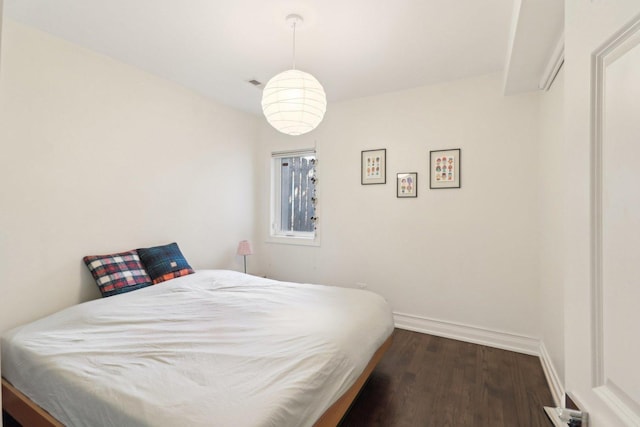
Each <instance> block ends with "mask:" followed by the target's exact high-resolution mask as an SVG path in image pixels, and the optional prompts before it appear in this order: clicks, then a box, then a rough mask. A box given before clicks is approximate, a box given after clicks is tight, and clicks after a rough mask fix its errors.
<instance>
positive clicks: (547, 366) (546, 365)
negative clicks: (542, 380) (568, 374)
mask: <svg viewBox="0 0 640 427" xmlns="http://www.w3.org/2000/svg"><path fill="white" fill-rule="evenodd" d="M540 362H541V363H542V370H543V371H544V376H545V377H547V383H548V384H549V388H550V389H551V395H552V396H553V401H554V402H555V404H556V406H557V407H558V408H564V407H565V401H564V393H565V391H564V386H563V385H562V381H560V376H558V371H556V368H555V367H554V365H553V362H552V361H551V356H549V353H548V352H547V348H546V347H545V346H544V342H542V341H540Z"/></svg>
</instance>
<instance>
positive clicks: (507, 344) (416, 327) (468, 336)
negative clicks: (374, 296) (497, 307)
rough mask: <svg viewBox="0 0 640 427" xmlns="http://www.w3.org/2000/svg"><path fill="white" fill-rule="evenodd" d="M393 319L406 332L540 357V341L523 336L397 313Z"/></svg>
mask: <svg viewBox="0 0 640 427" xmlns="http://www.w3.org/2000/svg"><path fill="white" fill-rule="evenodd" d="M393 319H394V321H395V324H396V327H397V328H400V329H406V330H408V331H414V332H421V333H423V334H430V335H437V336H439V337H445V338H452V339H454V340H459V341H465V342H470V343H474V344H480V345H486V346H489V347H495V348H500V349H503V350H509V351H515V352H517V353H524V354H529V355H533V356H539V355H540V353H539V352H540V340H539V339H537V338H533V337H528V336H525V335H519V334H513V333H510V332H502V331H495V330H491V329H486V328H481V327H478V326H471V325H464V324H461V323H454V322H449V321H445V320H437V319H429V318H426V317H420V316H414V315H412V314H405V313H397V312H394V313H393Z"/></svg>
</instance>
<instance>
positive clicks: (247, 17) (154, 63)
mask: <svg viewBox="0 0 640 427" xmlns="http://www.w3.org/2000/svg"><path fill="white" fill-rule="evenodd" d="M540 1H542V2H546V3H556V4H561V2H560V1H558V0H394V1H390V0H295V1H294V0H182V1H178V0H109V1H104V0H56V1H50V0H49V1H46V0H4V15H5V17H6V18H9V19H12V20H14V21H18V22H21V23H24V24H27V25H29V26H33V27H36V28H38V29H41V30H43V31H45V32H48V33H51V34H53V35H55V36H58V37H61V38H63V39H66V40H69V41H71V42H73V43H75V44H78V45H81V46H84V47H86V48H89V49H91V50H93V51H97V52H100V53H103V54H105V55H108V56H110V57H113V58H115V59H117V60H119V61H122V62H125V63H128V64H131V65H133V66H136V67H138V68H141V69H143V70H146V71H149V72H151V73H153V74H156V75H159V76H162V77H164V78H166V79H169V80H172V81H175V82H177V83H179V84H181V85H183V86H186V87H189V88H191V89H193V90H195V91H197V92H199V93H202V94H204V95H205V96H208V97H210V98H212V99H215V100H217V101H219V102H221V103H223V104H226V105H229V106H231V107H234V108H237V109H240V110H243V111H247V112H251V113H255V114H259V113H260V111H261V108H260V98H261V88H259V87H254V86H252V85H251V84H249V83H248V82H247V81H248V80H252V79H255V80H258V81H260V82H262V83H265V84H266V82H267V81H268V80H269V78H271V77H272V76H274V75H275V74H277V73H279V72H281V71H284V70H286V69H289V68H291V65H292V39H293V33H292V29H291V28H290V27H289V26H288V25H287V23H286V21H285V17H286V16H287V15H288V14H291V13H297V14H300V15H302V17H303V18H304V22H303V24H302V25H301V26H300V27H299V28H298V29H297V31H296V65H297V68H299V69H301V70H303V71H307V72H309V73H311V74H313V75H314V76H315V77H316V78H317V79H318V80H319V81H320V82H321V83H322V84H323V86H324V88H325V91H326V93H327V98H328V101H329V104H330V103H331V102H336V101H341V100H346V99H351V98H357V97H363V96H370V95H375V94H380V93H384V92H390V91H396V90H401V89H408V88H412V87H417V86H422V85H427V84H433V83H438V82H443V81H450V80H456V79H460V78H466V77H470V76H476V75H482V74H487V73H492V72H504V71H505V70H507V71H509V72H511V71H510V70H509V69H508V68H514V67H513V66H512V67H507V65H509V64H508V63H510V62H511V59H510V58H513V54H512V52H513V50H514V49H516V48H517V45H518V43H520V44H522V43H521V42H518V40H517V38H519V39H520V40H525V43H524V45H525V46H527V43H530V41H531V40H534V41H535V40H536V39H537V38H539V37H540V33H539V32H537V31H533V34H528V33H527V34H524V35H523V32H522V31H520V32H519V34H518V33H517V32H515V31H514V25H515V24H517V23H518V22H519V21H520V20H521V19H517V18H518V16H517V14H518V13H521V12H522V10H523V9H526V8H522V7H520V5H521V3H524V2H527V3H533V2H540ZM514 13H515V17H514ZM534 28H536V27H535V25H534ZM545 31H546V32H547V33H553V32H554V31H555V33H556V34H557V33H558V31H557V29H553V30H545ZM560 31H561V29H560ZM536 32H537V34H536ZM516 35H518V37H517V38H516ZM547 38H549V39H553V40H552V43H553V44H555V42H557V38H556V39H554V38H555V35H553V34H552V35H549V36H547ZM514 40H515V41H514ZM516 42H517V43H516ZM545 43H546V42H545ZM530 48H531V47H530V46H528V47H527V49H530ZM551 48H552V46H549V47H548V48H547V47H542V48H540V49H539V50H540V51H542V52H543V54H542V56H543V57H542V58H539V59H536V61H537V62H539V64H537V65H536V67H538V68H540V69H542V68H544V65H546V64H545V61H546V57H545V55H548V54H549V53H548V52H547V51H549V50H551ZM522 56H524V57H525V58H528V55H526V54H525V55H519V56H516V57H517V58H520V57H522ZM525 62H526V61H525ZM518 64H519V63H518ZM515 68H519V69H520V68H523V69H526V68H527V66H526V64H525V65H524V66H522V65H520V64H519V65H518V67H515ZM516 71H517V70H516ZM529 71H531V70H529ZM515 74H517V73H515V72H514V73H512V74H511V76H510V79H511V80H512V81H516V82H517V84H516V86H517V87H518V91H522V90H534V89H535V87H529V86H531V85H530V84H529V85H527V84H524V85H521V84H520V81H519V80H518V76H517V75H516V76H515V77H513V76H514V75H515ZM514 79H515V80H514ZM520 86H523V87H524V89H523V88H522V87H520ZM512 92H513V91H512ZM329 108H330V107H329Z"/></svg>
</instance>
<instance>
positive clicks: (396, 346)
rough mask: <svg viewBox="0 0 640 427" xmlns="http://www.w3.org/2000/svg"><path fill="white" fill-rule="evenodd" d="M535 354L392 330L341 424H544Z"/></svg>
mask: <svg viewBox="0 0 640 427" xmlns="http://www.w3.org/2000/svg"><path fill="white" fill-rule="evenodd" d="M543 406H555V405H554V404H553V398H552V397H551V392H550V391H549V387H548V385H547V382H546V379H545V377H544V373H543V371H542V366H541V365H540V359H539V358H537V357H535V356H527V355H524V354H519V353H513V352H510V351H505V350H498V349H495V348H491V347H485V346H481V345H476V344H469V343H466V342H462V341H455V340H451V339H446V338H440V337H435V336H432V335H425V334H419V333H416V332H409V331H405V330H401V329H396V331H395V336H394V340H393V344H392V345H391V347H390V348H389V350H388V351H387V353H386V354H385V355H384V357H383V358H382V360H381V361H380V364H379V365H378V366H377V367H376V369H375V370H374V372H373V373H372V375H371V377H370V378H369V381H368V382H367V384H366V385H365V386H364V388H363V389H362V392H361V393H360V396H358V398H357V399H356V401H355V402H354V404H353V406H352V407H351V409H350V411H349V413H348V414H347V415H346V416H345V418H344V419H343V420H342V423H341V427H355V426H366V427H374V426H380V427H405V426H406V427H428V426H434V427H435V426H437V427H466V426H469V427H471V426H473V427H482V426H486V427H500V426H518V427H527V426H532V427H537V426H543V427H549V426H552V424H551V421H549V420H548V418H547V417H546V415H545V413H544V411H543V409H542V407H543Z"/></svg>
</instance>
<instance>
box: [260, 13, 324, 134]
mask: <svg viewBox="0 0 640 427" xmlns="http://www.w3.org/2000/svg"><path fill="white" fill-rule="evenodd" d="M286 20H287V23H288V24H289V25H291V27H293V68H292V69H291V70H287V71H284V72H282V73H280V74H277V75H275V76H274V77H272V78H271V80H269V82H268V83H267V85H266V86H265V88H264V90H263V91H262V112H263V113H264V116H265V117H266V118H267V121H268V122H269V124H270V125H271V126H273V127H274V128H276V129H277V130H278V131H280V132H282V133H286V134H287V135H302V134H304V133H307V132H310V131H312V130H313V129H315V128H316V126H318V125H319V124H320V122H321V121H322V118H323V117H324V113H325V111H326V109H327V98H326V95H325V93H324V89H323V88H322V85H321V84H320V82H319V81H318V80H316V78H315V77H313V76H312V75H311V74H309V73H305V72H304V71H300V70H296V26H298V25H300V24H302V22H303V20H302V17H301V16H300V15H296V14H291V15H288V16H287V18H286Z"/></svg>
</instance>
